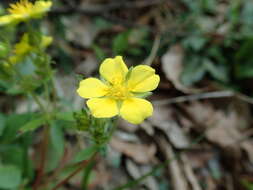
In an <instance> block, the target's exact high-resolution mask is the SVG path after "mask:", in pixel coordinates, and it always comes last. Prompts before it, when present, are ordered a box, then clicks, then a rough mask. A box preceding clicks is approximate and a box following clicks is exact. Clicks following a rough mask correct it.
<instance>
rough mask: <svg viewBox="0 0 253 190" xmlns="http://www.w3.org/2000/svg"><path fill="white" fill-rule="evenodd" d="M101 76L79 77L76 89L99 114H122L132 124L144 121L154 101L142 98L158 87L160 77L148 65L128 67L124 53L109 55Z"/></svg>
mask: <svg viewBox="0 0 253 190" xmlns="http://www.w3.org/2000/svg"><path fill="white" fill-rule="evenodd" d="M99 72H100V75H101V77H102V78H103V79H104V80H99V79H96V78H87V79H85V80H82V81H80V84H79V88H78V89H77V93H78V94H79V96H81V97H83V98H88V99H89V100H88V101H87V102H86V103H87V106H88V108H89V109H90V111H91V114H92V115H93V116H94V117H96V118H110V117H114V116H116V115H120V116H121V117H122V118H124V119H125V120H127V121H129V122H130V123H133V124H139V123H141V122H142V121H143V120H144V119H145V118H147V117H149V116H151V115H152V113H153V107H152V104H151V103H150V102H149V101H147V100H145V99H143V98H140V97H141V95H143V94H145V93H148V92H150V91H152V90H154V89H156V88H157V86H158V83H159V81H160V77H159V76H158V75H157V74H155V70H154V69H153V68H151V67H150V66H147V65H138V66H136V67H134V68H132V69H130V70H128V68H127V66H126V65H125V63H124V61H123V59H122V57H121V56H116V57H115V58H108V59H105V60H104V61H103V63H102V64H101V66H100V68H99Z"/></svg>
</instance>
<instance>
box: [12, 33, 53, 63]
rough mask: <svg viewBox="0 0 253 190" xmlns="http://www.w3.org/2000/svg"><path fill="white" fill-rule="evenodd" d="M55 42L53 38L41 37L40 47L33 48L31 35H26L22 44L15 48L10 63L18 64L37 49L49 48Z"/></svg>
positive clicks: (22, 39) (16, 45)
mask: <svg viewBox="0 0 253 190" xmlns="http://www.w3.org/2000/svg"><path fill="white" fill-rule="evenodd" d="M52 41H53V38H52V37H51V36H46V35H43V36H42V37H41V42H40V45H39V46H36V47H35V46H32V45H31V44H30V42H29V34H28V33H25V34H24V35H23V36H22V38H21V40H20V42H18V43H16V44H15V46H14V51H13V53H14V55H12V56H10V57H9V61H10V63H12V64H16V63H18V62H19V61H21V60H22V59H23V58H24V57H25V56H26V55H27V54H29V53H30V52H31V51H34V50H36V49H37V48H42V49H44V48H46V47H47V46H49V45H50V44H51V43H52Z"/></svg>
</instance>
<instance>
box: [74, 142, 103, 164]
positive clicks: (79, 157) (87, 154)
mask: <svg viewBox="0 0 253 190" xmlns="http://www.w3.org/2000/svg"><path fill="white" fill-rule="evenodd" d="M98 148H99V147H98V146H97V145H92V146H90V147H88V148H86V149H84V150H82V151H80V152H78V153H77V154H76V155H75V157H74V159H73V161H72V163H73V164H75V163H78V162H81V161H83V160H88V159H89V158H91V156H92V155H93V154H94V153H95V152H97V150H98Z"/></svg>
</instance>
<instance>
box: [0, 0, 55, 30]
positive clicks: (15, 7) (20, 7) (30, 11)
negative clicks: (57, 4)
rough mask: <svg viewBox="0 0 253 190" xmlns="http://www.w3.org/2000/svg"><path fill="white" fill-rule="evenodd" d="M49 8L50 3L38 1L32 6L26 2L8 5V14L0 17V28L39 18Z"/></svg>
mask: <svg viewBox="0 0 253 190" xmlns="http://www.w3.org/2000/svg"><path fill="white" fill-rule="evenodd" d="M51 6H52V2H51V1H42V0H39V1H36V2H35V3H34V4H33V3H31V2H29V1H28V0H20V2H17V3H15V4H11V5H10V8H8V12H9V14H7V15H4V16H0V26H2V25H8V24H16V23H19V22H22V21H26V20H29V19H33V18H40V17H42V16H43V15H44V13H46V12H48V11H49V10H50V7H51Z"/></svg>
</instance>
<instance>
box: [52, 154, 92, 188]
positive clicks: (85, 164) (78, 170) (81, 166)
mask: <svg viewBox="0 0 253 190" xmlns="http://www.w3.org/2000/svg"><path fill="white" fill-rule="evenodd" d="M96 155H97V152H96V153H95V154H93V156H92V157H91V158H90V159H89V160H83V161H82V163H81V164H80V166H79V167H78V168H77V169H76V170H75V171H74V172H72V173H71V174H70V175H69V176H67V177H66V178H65V179H63V180H62V181H61V182H59V183H58V184H57V185H56V186H55V187H54V188H53V189H52V190H56V189H58V188H59V187H61V186H62V185H64V184H65V183H67V182H68V181H69V180H70V179H71V178H72V177H74V176H75V175H76V174H78V173H79V172H80V171H82V170H83V169H84V168H85V167H86V166H87V164H88V163H89V162H90V161H92V160H94V159H95V157H96Z"/></svg>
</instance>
